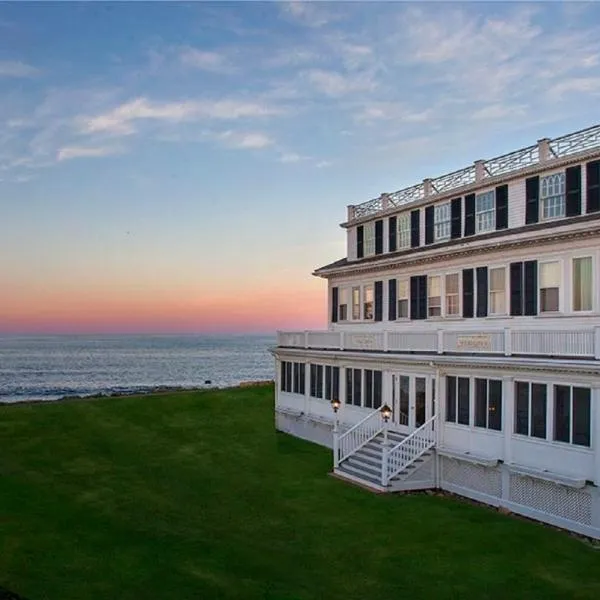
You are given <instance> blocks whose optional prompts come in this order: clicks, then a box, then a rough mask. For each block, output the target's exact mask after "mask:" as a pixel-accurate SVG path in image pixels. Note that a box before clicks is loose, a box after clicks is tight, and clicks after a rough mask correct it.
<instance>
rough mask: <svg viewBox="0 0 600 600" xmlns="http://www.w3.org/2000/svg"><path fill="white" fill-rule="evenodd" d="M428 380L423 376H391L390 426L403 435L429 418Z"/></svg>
mask: <svg viewBox="0 0 600 600" xmlns="http://www.w3.org/2000/svg"><path fill="white" fill-rule="evenodd" d="M429 379H430V378H429V377H428V376H425V375H402V374H399V373H395V374H393V375H392V403H393V407H392V410H393V415H392V424H393V427H394V428H395V429H398V431H401V432H403V433H410V432H411V431H414V430H415V429H417V428H418V427H421V425H423V423H425V421H426V420H427V419H428V418H429V417H430V416H431V414H432V412H431V410H432V407H431V404H432V403H431V393H428V389H429V391H431V385H429V386H428V385H427V382H428V380H429Z"/></svg>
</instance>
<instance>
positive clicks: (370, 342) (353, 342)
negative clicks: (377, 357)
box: [344, 331, 383, 351]
mask: <svg viewBox="0 0 600 600" xmlns="http://www.w3.org/2000/svg"><path fill="white" fill-rule="evenodd" d="M344 344H345V348H346V349H347V350H375V351H383V332H382V331H379V332H373V333H366V332H365V333H362V332H354V331H352V332H349V331H348V332H346V336H345V339H344Z"/></svg>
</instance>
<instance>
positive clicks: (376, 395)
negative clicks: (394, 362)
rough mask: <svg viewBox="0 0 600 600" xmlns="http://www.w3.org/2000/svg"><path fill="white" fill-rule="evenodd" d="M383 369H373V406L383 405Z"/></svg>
mask: <svg viewBox="0 0 600 600" xmlns="http://www.w3.org/2000/svg"><path fill="white" fill-rule="evenodd" d="M382 376H383V374H382V372H381V371H373V408H379V407H380V406H381V379H382Z"/></svg>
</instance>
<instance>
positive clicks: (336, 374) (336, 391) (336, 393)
mask: <svg viewBox="0 0 600 600" xmlns="http://www.w3.org/2000/svg"><path fill="white" fill-rule="evenodd" d="M332 394H333V398H332V399H335V400H337V399H339V397H340V368H339V367H333V389H332Z"/></svg>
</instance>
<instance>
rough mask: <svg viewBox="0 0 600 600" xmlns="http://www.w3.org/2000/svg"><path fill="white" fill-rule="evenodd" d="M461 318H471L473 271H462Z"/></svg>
mask: <svg viewBox="0 0 600 600" xmlns="http://www.w3.org/2000/svg"><path fill="white" fill-rule="evenodd" d="M462 276H463V317H465V318H470V317H472V316H473V269H463V272H462Z"/></svg>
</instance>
